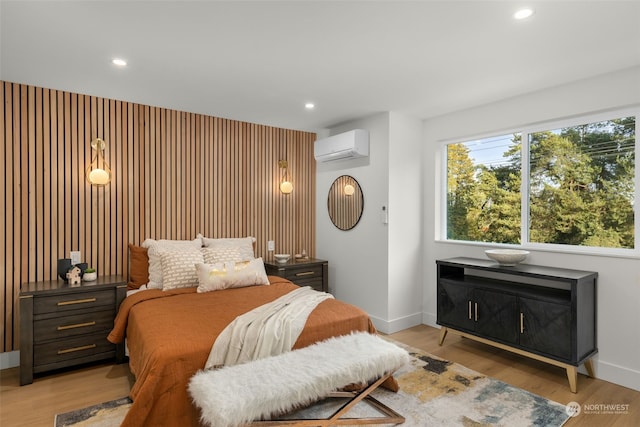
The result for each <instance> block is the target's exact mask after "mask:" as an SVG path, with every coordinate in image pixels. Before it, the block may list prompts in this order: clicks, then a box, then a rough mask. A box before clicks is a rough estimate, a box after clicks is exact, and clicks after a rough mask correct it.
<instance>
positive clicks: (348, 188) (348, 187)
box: [344, 184, 356, 196]
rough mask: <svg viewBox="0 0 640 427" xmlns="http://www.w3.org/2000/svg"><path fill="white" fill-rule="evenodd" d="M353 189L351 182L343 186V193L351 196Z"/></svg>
mask: <svg viewBox="0 0 640 427" xmlns="http://www.w3.org/2000/svg"><path fill="white" fill-rule="evenodd" d="M355 191H356V189H355V188H354V187H353V185H351V184H347V185H345V186H344V195H345V196H353V193H354V192H355Z"/></svg>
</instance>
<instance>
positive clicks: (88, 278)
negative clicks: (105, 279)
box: [82, 268, 98, 282]
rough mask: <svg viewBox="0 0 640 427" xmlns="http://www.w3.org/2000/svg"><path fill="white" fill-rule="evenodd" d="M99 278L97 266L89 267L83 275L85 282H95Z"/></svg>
mask: <svg viewBox="0 0 640 427" xmlns="http://www.w3.org/2000/svg"><path fill="white" fill-rule="evenodd" d="M97 278H98V273H97V272H96V270H95V268H87V269H86V270H85V271H84V274H83V275H82V280H84V281H85V282H93V281H94V280H96V279H97Z"/></svg>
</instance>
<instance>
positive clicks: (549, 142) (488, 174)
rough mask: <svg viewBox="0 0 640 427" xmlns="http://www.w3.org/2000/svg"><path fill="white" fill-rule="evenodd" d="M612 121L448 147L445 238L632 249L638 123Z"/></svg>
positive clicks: (620, 118) (576, 123) (622, 118)
mask: <svg viewBox="0 0 640 427" xmlns="http://www.w3.org/2000/svg"><path fill="white" fill-rule="evenodd" d="M613 117H617V118H606V119H603V120H600V119H599V120H585V119H583V120H584V121H579V120H578V121H574V122H573V123H566V124H565V123H561V124H560V125H559V126H551V125H549V126H542V127H541V128H539V129H532V130H526V129H523V130H521V131H518V132H514V133H511V134H506V135H499V136H492V137H489V138H482V139H477V140H473V141H467V142H458V143H452V144H448V145H447V146H446V162H447V168H446V174H447V176H446V185H447V191H446V204H445V209H446V238H447V239H448V240H461V241H473V242H492V243H507V244H523V245H537V244H542V245H571V246H574V247H578V246H583V247H596V248H615V249H634V248H636V245H635V228H636V226H635V222H636V221H635V210H634V204H635V195H636V185H635V182H636V172H635V171H636V166H635V151H636V138H635V135H636V116H634V115H625V116H622V115H614V116H613ZM523 224H526V226H524V227H523V226H522V225H523Z"/></svg>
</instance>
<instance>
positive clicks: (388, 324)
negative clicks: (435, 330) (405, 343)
mask: <svg viewBox="0 0 640 427" xmlns="http://www.w3.org/2000/svg"><path fill="white" fill-rule="evenodd" d="M369 317H370V318H371V321H372V322H373V326H375V327H376V329H377V330H378V331H379V332H382V333H383V334H393V333H395V332H398V331H402V330H403V329H407V328H411V327H413V326H417V325H420V324H421V323H422V313H414V314H410V315H408V316H404V317H400V318H398V319H394V320H384V319H381V318H379V317H375V316H369Z"/></svg>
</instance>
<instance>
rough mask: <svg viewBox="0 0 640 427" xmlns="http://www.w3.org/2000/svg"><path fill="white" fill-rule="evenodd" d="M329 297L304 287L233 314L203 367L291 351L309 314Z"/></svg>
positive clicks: (210, 367) (218, 365)
mask: <svg viewBox="0 0 640 427" xmlns="http://www.w3.org/2000/svg"><path fill="white" fill-rule="evenodd" d="M328 298H333V295H331V294H328V293H325V292H318V291H315V290H313V289H311V287H309V286H306V287H303V288H300V289H296V290H294V291H291V292H289V293H288V294H286V295H283V296H281V297H280V298H278V299H277V300H275V301H272V302H270V303H267V304H264V305H261V306H260V307H256V308H255V309H253V310H251V311H249V312H248V313H245V314H243V315H241V316H238V317H236V318H235V320H234V321H233V322H231V323H230V324H229V325H228V326H227V327H226V328H225V329H224V330H223V331H222V332H221V333H220V335H219V336H218V338H216V341H215V342H214V343H213V346H212V347H211V352H210V353H209V358H208V359H207V363H206V364H205V369H212V368H214V369H215V368H219V367H221V366H231V365H239V364H241V363H245V362H249V361H252V360H256V359H262V358H264V357H267V356H275V355H277V354H280V353H284V352H286V351H290V350H291V348H292V347H293V345H294V344H295V342H296V340H297V339H298V337H299V336H300V333H301V332H302V329H303V328H304V325H305V323H306V322H307V318H308V317H309V314H311V312H312V311H313V309H314V308H316V306H317V305H318V304H320V303H321V302H322V301H324V300H326V299H328Z"/></svg>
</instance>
